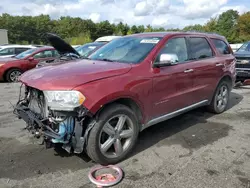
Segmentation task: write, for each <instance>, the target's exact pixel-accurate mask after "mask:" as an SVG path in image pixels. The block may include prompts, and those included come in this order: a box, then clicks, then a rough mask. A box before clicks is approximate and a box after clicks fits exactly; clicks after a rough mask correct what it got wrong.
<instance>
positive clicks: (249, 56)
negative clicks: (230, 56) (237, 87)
mask: <svg viewBox="0 0 250 188" xmlns="http://www.w3.org/2000/svg"><path fill="white" fill-rule="evenodd" d="M234 55H235V58H236V60H237V62H236V72H237V81H241V82H244V81H245V80H246V79H250V41H248V42H245V43H244V44H243V45H242V46H241V47H240V48H239V49H238V50H237V51H236V52H235V53H234Z"/></svg>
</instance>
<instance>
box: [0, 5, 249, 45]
mask: <svg viewBox="0 0 250 188" xmlns="http://www.w3.org/2000/svg"><path fill="white" fill-rule="evenodd" d="M0 27H1V28H2V29H7V30H8V35H9V41H10V43H19V44H46V43H47V40H46V39H45V38H44V37H43V35H44V34H45V33H46V32H52V33H56V34H57V35H59V36H60V37H62V38H64V39H66V40H67V41H69V42H70V43H71V44H83V43H86V42H90V41H93V40H95V39H96V38H98V37H101V36H107V35H127V34H135V33H142V32H154V31H191V30H192V31H201V32H204V31H205V32H216V33H218V34H221V35H223V36H225V37H226V38H227V39H228V41H229V42H230V43H236V42H244V41H246V40H250V12H246V13H244V14H242V15H239V13H238V12H237V11H235V10H228V11H226V12H223V13H222V14H221V15H219V16H218V17H215V18H210V20H208V22H207V23H205V24H204V25H200V24H195V25H189V26H186V27H185V28H183V29H178V28H173V29H167V30H166V29H165V28H163V27H160V28H153V27H152V26H151V25H146V26H144V25H133V26H129V25H127V24H126V23H122V22H120V23H118V24H111V23H110V22H109V21H107V20H106V21H102V22H99V23H94V22H93V21H91V20H89V19H82V18H79V17H76V18H73V17H69V16H65V17H61V18H59V19H58V20H53V19H51V18H50V16H48V15H39V16H13V15H9V14H2V15H1V16H0Z"/></svg>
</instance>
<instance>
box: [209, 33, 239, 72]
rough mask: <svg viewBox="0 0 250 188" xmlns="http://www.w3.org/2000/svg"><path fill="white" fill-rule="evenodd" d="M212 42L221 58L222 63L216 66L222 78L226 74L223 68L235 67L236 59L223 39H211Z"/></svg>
mask: <svg viewBox="0 0 250 188" xmlns="http://www.w3.org/2000/svg"><path fill="white" fill-rule="evenodd" d="M210 40H211V41H212V43H213V45H214V47H215V48H216V51H217V53H218V56H220V59H221V62H218V63H217V64H216V66H217V71H218V74H220V75H221V76H222V75H223V74H224V70H223V68H225V67H226V68H228V67H235V63H236V58H235V57H234V55H233V51H232V50H231V48H230V47H229V44H228V43H226V42H225V41H223V40H221V39H215V38H211V39H210Z"/></svg>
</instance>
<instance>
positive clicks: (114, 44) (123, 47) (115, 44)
mask: <svg viewBox="0 0 250 188" xmlns="http://www.w3.org/2000/svg"><path fill="white" fill-rule="evenodd" d="M161 39H162V38H161V37H133V36H132V37H131V36H130V37H121V38H118V39H114V40H112V41H111V42H110V43H108V44H106V45H104V46H103V47H101V48H100V49H98V50H97V51H95V52H94V53H93V54H92V55H90V57H89V58H90V59H92V60H104V61H117V62H121V63H139V62H141V61H143V60H144V59H145V58H146V57H147V55H148V54H149V53H150V52H151V50H152V49H153V48H154V47H155V46H156V45H157V43H158V42H159V41H160V40H161Z"/></svg>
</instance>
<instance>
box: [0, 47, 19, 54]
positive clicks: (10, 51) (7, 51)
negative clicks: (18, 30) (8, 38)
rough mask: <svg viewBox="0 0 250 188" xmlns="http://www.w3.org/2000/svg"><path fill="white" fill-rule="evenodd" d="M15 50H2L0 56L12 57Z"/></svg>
mask: <svg viewBox="0 0 250 188" xmlns="http://www.w3.org/2000/svg"><path fill="white" fill-rule="evenodd" d="M14 54H15V49H14V48H4V49H2V50H1V51H0V56H4V55H14Z"/></svg>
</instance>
